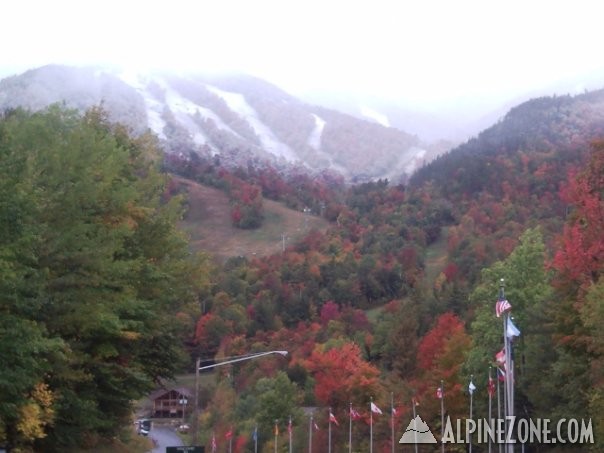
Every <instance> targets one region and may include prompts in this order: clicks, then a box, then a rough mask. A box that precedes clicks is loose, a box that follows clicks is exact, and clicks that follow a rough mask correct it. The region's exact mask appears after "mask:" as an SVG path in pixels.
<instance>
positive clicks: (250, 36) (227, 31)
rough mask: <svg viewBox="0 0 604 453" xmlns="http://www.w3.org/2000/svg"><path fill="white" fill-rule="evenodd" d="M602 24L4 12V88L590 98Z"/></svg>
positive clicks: (412, 8) (231, 11)
mask: <svg viewBox="0 0 604 453" xmlns="http://www.w3.org/2000/svg"><path fill="white" fill-rule="evenodd" d="M603 12H604V4H602V2H599V1H581V0H572V1H565V2H562V1H557V0H554V1H552V0H550V1H536V0H500V1H491V0H476V1H473V0H441V1H436V0H414V1H410V0H398V1H395V0H392V1H385V0H367V1H354V0H345V1H330V0H299V1H298V0H296V1H288V0H212V1H205V0H191V1H185V0H165V1H164V0H145V1H129V0H102V1H97V0H88V1H87V0H80V1H68V0H38V1H34V0H19V1H10V0H7V1H6V2H4V4H3V5H2V13H1V16H0V17H1V18H0V42H1V43H2V44H1V46H0V49H1V50H0V52H1V55H2V57H1V58H0V75H2V76H5V75H7V74H11V73H16V72H20V71H23V70H25V69H28V68H31V67H35V66H40V65H43V64H47V63H67V64H95V63H102V64H106V63H114V64H117V65H128V66H130V67H134V68H147V67H162V68H170V69H179V70H185V69H188V70H219V69H230V70H239V71H244V72H248V73H252V74H254V75H257V76H260V77H262V78H265V79H267V80H269V81H271V82H273V83H275V84H276V85H278V86H280V87H281V88H283V89H285V90H286V91H289V92H290V93H292V94H295V95H302V94H304V93H308V92H313V91H322V92H330V91H339V92H355V93H360V94H362V95H374V96H377V97H389V98H391V99H401V100H404V101H406V102H411V103H416V104H417V105H424V106H434V105H447V104H452V103H456V102H462V101H463V102H476V103H480V102H486V101H487V100H490V99H506V98H512V97H514V96H516V95H519V94H522V93H524V92H527V91H529V90H535V89H539V88H543V87H548V86H553V85H554V84H555V83H558V82H560V81H569V80H570V81H572V83H573V84H574V85H573V88H574V89H577V90H582V89H583V88H593V87H592V86H589V87H586V86H584V85H585V84H586V81H587V80H588V78H587V77H588V76H586V74H587V75H592V76H593V75H594V74H598V73H600V74H601V73H604V71H603V68H604V60H603V59H602V47H601V44H602V43H603V42H604V39H603V38H602V33H603V32H602V26H601V20H602V13H603ZM601 86H602V87H604V79H603V80H602V85H601ZM598 87H600V86H598ZM562 94H564V93H562Z"/></svg>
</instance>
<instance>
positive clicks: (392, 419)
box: [390, 392, 394, 453]
mask: <svg viewBox="0 0 604 453" xmlns="http://www.w3.org/2000/svg"><path fill="white" fill-rule="evenodd" d="M390 447H391V448H390V450H391V452H392V453H394V393H392V392H390Z"/></svg>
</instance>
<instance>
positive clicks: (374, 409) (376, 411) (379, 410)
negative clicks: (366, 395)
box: [371, 401, 382, 414]
mask: <svg viewBox="0 0 604 453" xmlns="http://www.w3.org/2000/svg"><path fill="white" fill-rule="evenodd" d="M371 412H373V413H374V414H381V413H382V410H381V409H380V408H379V407H377V406H376V405H375V404H373V401H372V402H371Z"/></svg>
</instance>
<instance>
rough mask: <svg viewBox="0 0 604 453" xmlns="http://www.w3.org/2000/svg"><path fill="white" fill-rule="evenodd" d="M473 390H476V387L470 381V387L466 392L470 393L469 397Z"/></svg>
mask: <svg viewBox="0 0 604 453" xmlns="http://www.w3.org/2000/svg"><path fill="white" fill-rule="evenodd" d="M474 390H476V386H475V385H474V383H473V382H472V381H470V385H468V391H469V392H470V395H473V394H474Z"/></svg>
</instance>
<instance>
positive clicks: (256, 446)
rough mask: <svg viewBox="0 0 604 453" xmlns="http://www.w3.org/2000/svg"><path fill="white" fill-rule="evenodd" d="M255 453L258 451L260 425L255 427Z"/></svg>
mask: <svg viewBox="0 0 604 453" xmlns="http://www.w3.org/2000/svg"><path fill="white" fill-rule="evenodd" d="M254 453H258V425H256V426H255V427H254Z"/></svg>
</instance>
